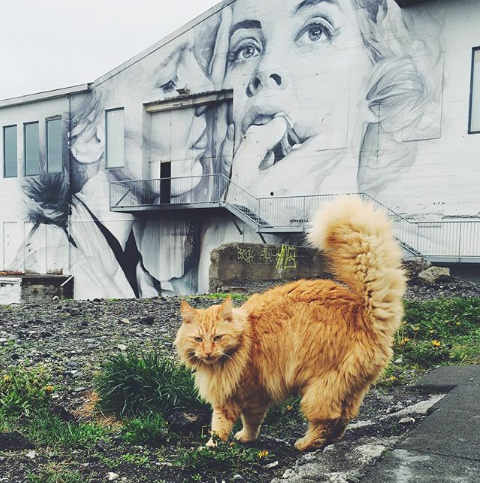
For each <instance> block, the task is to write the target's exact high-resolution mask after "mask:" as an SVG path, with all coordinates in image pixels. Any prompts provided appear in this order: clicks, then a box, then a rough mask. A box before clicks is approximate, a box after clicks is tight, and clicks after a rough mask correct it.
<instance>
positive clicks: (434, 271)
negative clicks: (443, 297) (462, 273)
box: [418, 267, 451, 284]
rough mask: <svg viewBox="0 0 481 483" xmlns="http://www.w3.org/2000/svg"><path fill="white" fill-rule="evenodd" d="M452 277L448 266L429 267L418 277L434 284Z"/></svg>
mask: <svg viewBox="0 0 481 483" xmlns="http://www.w3.org/2000/svg"><path fill="white" fill-rule="evenodd" d="M450 277H451V272H450V271H449V268H447V267H429V268H428V269H426V270H423V271H422V272H421V273H419V275H418V279H419V280H421V281H423V282H424V283H428V284H432V283H435V282H442V281H446V280H448V279H449V278H450Z"/></svg>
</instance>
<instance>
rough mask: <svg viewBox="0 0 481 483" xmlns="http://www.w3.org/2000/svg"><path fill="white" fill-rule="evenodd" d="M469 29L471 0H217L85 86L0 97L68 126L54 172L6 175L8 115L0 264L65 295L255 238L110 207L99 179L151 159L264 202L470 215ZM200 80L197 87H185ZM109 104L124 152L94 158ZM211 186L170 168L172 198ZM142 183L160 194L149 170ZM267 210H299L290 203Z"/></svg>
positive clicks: (80, 294) (13, 110)
mask: <svg viewBox="0 0 481 483" xmlns="http://www.w3.org/2000/svg"><path fill="white" fill-rule="evenodd" d="M478 45H479V2H476V1H475V0H463V1H461V2H450V1H448V0H441V1H438V2H434V1H433V2H428V3H424V4H422V5H419V6H416V7H409V8H406V9H403V10H401V9H400V8H399V7H398V6H397V5H396V4H395V3H394V2H393V1H391V0H363V1H362V2H361V1H359V0H339V2H319V3H317V2H299V1H297V0H287V1H286V0H262V1H259V0H236V1H234V2H233V1H230V0H226V1H224V2H223V3H221V4H219V5H218V6H216V7H214V8H213V9H211V10H209V11H208V12H206V13H205V14H204V15H203V16H201V17H200V18H198V19H196V20H195V21H193V22H191V23H190V24H188V25H186V26H185V27H184V28H182V29H180V30H179V31H177V32H175V33H174V34H172V35H170V36H169V37H167V38H166V39H163V40H161V41H160V42H159V43H158V44H156V45H154V46H152V47H151V48H149V49H147V50H146V51H145V52H143V53H140V54H139V55H138V56H136V57H135V58H134V59H131V60H129V61H127V62H126V63H125V64H123V65H121V66H119V67H118V68H117V69H114V70H113V71H112V72H109V73H107V74H105V75H104V76H102V77H101V78H99V79H97V80H96V81H95V82H93V83H92V85H91V91H90V93H88V94H79V95H72V96H70V97H69V98H68V99H67V98H62V99H53V100H45V101H39V102H35V103H30V104H22V105H20V106H19V105H12V106H10V107H0V125H1V126H6V125H10V124H14V123H18V125H19V126H20V124H21V123H24V122H28V121H31V120H40V121H42V123H44V121H45V118H46V117H48V116H50V115H56V114H61V115H62V117H63V118H64V119H65V129H66V134H65V137H66V139H67V140H68V146H67V149H66V153H65V161H64V171H63V175H62V176H60V177H57V178H55V179H48V177H45V176H39V177H24V176H23V175H22V170H21V166H22V158H23V156H22V153H21V146H22V145H23V139H22V135H23V134H22V130H21V129H20V130H19V139H18V146H19V152H18V158H19V176H18V178H15V179H0V202H1V203H2V205H1V208H0V220H1V222H2V230H3V238H2V246H3V248H2V255H3V262H2V263H3V268H4V269H12V270H20V271H32V272H39V273H45V272H48V271H55V272H59V271H62V272H63V273H72V274H74V276H75V280H76V283H75V297H76V298H94V297H148V296H154V295H157V294H159V293H160V294H164V295H165V294H187V293H193V292H205V291H207V290H209V279H208V274H209V265H210V253H211V251H212V249H214V248H216V247H217V246H219V245H221V244H222V243H226V242H246V243H249V242H255V243H257V242H259V236H258V234H256V233H255V232H254V231H253V230H252V229H251V228H250V227H248V226H244V225H243V223H242V222H240V221H238V222H237V224H234V223H233V221H232V218H231V217H229V216H223V215H221V214H215V215H212V214H209V215H203V214H201V212H198V213H196V214H188V215H185V214H178V215H177V216H174V217H168V218H166V217H163V218H160V217H158V216H155V215H145V214H144V215H143V216H138V215H130V214H123V213H113V212H110V209H109V182H111V181H115V180H128V179H141V178H144V179H155V178H159V177H160V176H161V172H162V171H161V170H162V166H164V167H165V166H166V164H165V163H170V170H171V175H172V176H176V177H178V176H198V175H209V174H216V173H221V174H224V175H226V176H227V177H228V178H229V179H230V180H231V182H234V183H235V184H236V185H239V186H240V187H241V188H242V189H243V190H246V191H248V192H250V193H251V194H252V195H253V196H256V197H266V199H265V200H264V201H263V203H265V204H267V205H269V203H272V197H273V196H274V197H278V196H293V195H307V194H330V193H346V192H360V191H362V192H367V193H368V194H369V195H371V196H373V197H374V198H376V199H378V200H379V201H380V202H382V203H383V204H385V205H386V206H388V207H390V208H392V209H394V210H395V211H397V212H399V213H402V214H404V215H406V216H407V217H409V218H411V219H415V220H433V219H436V220H439V219H459V218H463V219H465V218H468V219H470V218H476V217H479V184H478V180H479V134H468V129H467V128H468V112H469V95H470V79H471V55H472V48H473V47H476V46H478ZM178 90H181V92H183V93H184V96H183V97H180V96H179V93H178ZM206 93H207V95H209V96H210V97H211V102H209V103H199V102H200V101H199V99H203V97H202V96H206ZM226 93H228V94H226ZM226 97H227V98H226ZM229 97H230V98H231V99H229ZM118 108H121V109H123V115H124V123H125V139H124V153H125V155H124V160H123V166H122V167H120V168H115V169H112V168H108V166H106V156H105V151H106V149H105V136H106V128H105V116H106V111H108V110H109V109H118ZM43 137H44V136H43V135H41V139H43ZM0 142H1V141H0ZM42 142H43V141H42ZM0 148H1V146H0ZM41 150H42V153H43V154H42V155H43V156H44V152H45V146H44V145H41ZM0 153H1V150H0ZM227 186H228V183H227V182H226V183H224V184H223V185H222V186H220V190H221V192H223V193H225V194H226V196H227V198H228V199H229V201H231V202H233V203H242V202H243V200H242V199H240V193H241V191H239V190H236V189H235V188H234V184H231V185H230V189H228V190H226V188H227ZM66 188H67V191H65V190H66ZM216 189H217V188H216ZM46 193H48V195H49V197H50V198H48V197H46ZM215 195H216V192H215V191H214V186H213V184H212V183H211V182H210V181H209V178H206V177H204V178H198V181H197V182H195V183H192V182H191V183H190V184H189V185H188V186H187V185H185V183H183V182H182V181H179V180H176V181H173V182H172V187H171V199H172V202H177V203H179V202H189V201H199V200H200V201H208V200H210V199H213V198H214V197H215ZM149 196H150V198H151V200H156V199H158V198H159V196H160V193H159V191H158V189H157V188H156V187H155V186H154V185H153V187H152V189H151V192H150V193H149ZM52 198H53V201H52ZM272 213H273V215H272V216H275V217H277V218H276V219H278V220H281V221H286V220H287V222H289V220H295V219H299V218H300V217H302V216H304V215H303V213H301V212H300V208H299V206H297V205H296V203H293V202H290V203H289V204H285V205H284V206H282V207H281V208H280V209H279V210H277V212H275V213H274V212H272ZM12 222H14V223H17V225H8V224H6V223H12ZM5 232H7V235H5ZM266 241H267V242H270V243H281V244H283V243H284V244H294V245H299V244H301V243H302V238H300V237H295V236H289V235H283V236H280V235H266Z"/></svg>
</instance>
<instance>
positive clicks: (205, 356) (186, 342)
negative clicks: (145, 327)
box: [175, 298, 243, 367]
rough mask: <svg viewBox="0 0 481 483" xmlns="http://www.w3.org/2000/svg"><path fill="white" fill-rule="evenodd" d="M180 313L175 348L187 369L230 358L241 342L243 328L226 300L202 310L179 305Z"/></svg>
mask: <svg viewBox="0 0 481 483" xmlns="http://www.w3.org/2000/svg"><path fill="white" fill-rule="evenodd" d="M234 310H235V309H234ZM180 311H181V314H182V319H183V323H182V326H181V327H180V329H179V331H178V332H177V337H176V339H175V346H176V347H177V351H178V352H179V354H180V356H181V357H182V359H183V362H184V363H186V364H187V365H188V366H191V367H195V366H198V364H199V363H200V364H206V365H209V366H211V365H214V364H216V363H217V362H219V361H222V360H228V359H229V358H232V357H233V355H234V353H235V352H236V351H237V349H238V347H239V344H240V343H241V341H242V332H243V324H242V322H241V321H240V320H239V317H236V314H235V312H234V311H233V309H232V304H231V300H230V298H227V299H226V300H225V301H224V303H223V304H222V305H214V306H212V307H209V308H208V309H203V310H199V309H194V308H193V307H191V306H190V305H189V304H188V303H187V302H185V301H182V304H181V308H180Z"/></svg>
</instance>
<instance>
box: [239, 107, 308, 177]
mask: <svg viewBox="0 0 481 483" xmlns="http://www.w3.org/2000/svg"><path fill="white" fill-rule="evenodd" d="M278 117H282V118H283V119H284V120H285V121H286V132H285V134H284V136H282V139H281V140H280V141H279V142H278V143H277V144H276V145H275V146H274V147H273V148H272V149H270V150H269V151H268V152H267V154H266V156H265V157H264V159H263V160H262V161H261V163H260V164H259V169H261V170H264V169H268V168H270V167H271V166H273V165H274V164H275V163H277V162H278V161H280V160H281V159H283V158H285V157H286V156H287V155H288V154H289V153H290V152H291V151H292V149H293V147H294V146H296V145H299V144H301V142H302V141H301V140H300V138H299V137H298V136H297V134H296V133H295V131H294V128H293V126H294V123H293V121H292V119H291V118H290V117H289V116H288V115H287V114H286V113H285V112H284V111H282V110H275V109H272V108H266V107H264V108H263V107H259V106H256V107H252V108H251V109H250V110H249V111H248V112H247V114H246V115H245V116H244V119H243V121H242V126H241V129H242V134H246V132H247V130H248V129H249V128H250V127H251V126H263V125H266V124H268V123H269V122H271V121H272V120H273V119H275V118H278Z"/></svg>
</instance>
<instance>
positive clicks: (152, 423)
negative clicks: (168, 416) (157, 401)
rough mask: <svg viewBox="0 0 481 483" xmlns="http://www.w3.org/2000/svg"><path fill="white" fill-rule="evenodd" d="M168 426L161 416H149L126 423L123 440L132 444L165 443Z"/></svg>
mask: <svg viewBox="0 0 481 483" xmlns="http://www.w3.org/2000/svg"><path fill="white" fill-rule="evenodd" d="M166 436H167V426H166V423H165V420H164V418H163V417H162V416H161V415H160V414H148V415H147V416H144V417H143V418H137V419H130V420H126V421H125V422H124V427H123V431H122V439H123V440H124V441H125V442H126V443H130V444H152V445H155V444H159V443H161V442H163V441H165V438H166Z"/></svg>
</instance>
